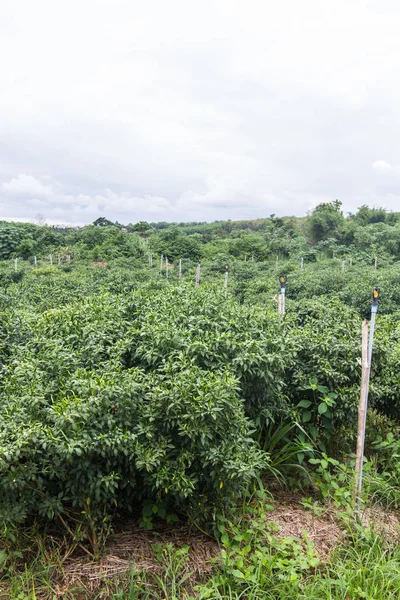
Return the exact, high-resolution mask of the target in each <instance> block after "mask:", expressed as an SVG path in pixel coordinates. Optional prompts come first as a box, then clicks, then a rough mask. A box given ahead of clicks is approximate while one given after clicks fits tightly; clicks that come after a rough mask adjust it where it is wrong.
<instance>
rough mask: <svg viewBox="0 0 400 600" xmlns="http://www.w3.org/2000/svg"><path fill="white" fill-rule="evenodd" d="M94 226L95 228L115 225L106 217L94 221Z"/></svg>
mask: <svg viewBox="0 0 400 600" xmlns="http://www.w3.org/2000/svg"><path fill="white" fill-rule="evenodd" d="M93 225H94V226H95V227H113V226H114V223H113V222H112V221H109V220H108V219H106V218H105V217H99V218H98V219H96V220H95V221H93Z"/></svg>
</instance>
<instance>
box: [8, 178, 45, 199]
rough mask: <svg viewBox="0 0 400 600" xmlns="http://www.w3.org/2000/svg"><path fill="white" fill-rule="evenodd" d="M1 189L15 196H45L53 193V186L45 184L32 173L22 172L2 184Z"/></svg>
mask: <svg viewBox="0 0 400 600" xmlns="http://www.w3.org/2000/svg"><path fill="white" fill-rule="evenodd" d="M1 189H2V190H3V191H4V192H6V193H8V194H13V195H15V196H43V197H49V196H51V194H52V188H51V186H49V185H43V184H42V183H41V182H40V181H39V180H38V179H35V177H32V175H24V174H23V173H21V174H20V175H18V176H17V177H14V179H11V181H8V182H5V183H3V184H2V185H1Z"/></svg>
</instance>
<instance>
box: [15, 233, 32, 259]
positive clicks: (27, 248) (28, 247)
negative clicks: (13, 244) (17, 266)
mask: <svg viewBox="0 0 400 600" xmlns="http://www.w3.org/2000/svg"><path fill="white" fill-rule="evenodd" d="M36 247H37V243H36V242H35V240H33V239H32V238H24V239H23V240H21V241H20V243H19V244H18V246H17V248H16V252H17V254H18V255H19V256H21V257H22V258H24V259H27V258H29V257H30V256H32V255H33V254H34V253H35V250H36Z"/></svg>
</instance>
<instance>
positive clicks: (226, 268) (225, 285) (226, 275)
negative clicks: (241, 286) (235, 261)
mask: <svg viewBox="0 0 400 600" xmlns="http://www.w3.org/2000/svg"><path fill="white" fill-rule="evenodd" d="M228 274H229V267H228V265H225V279H224V290H225V295H226V293H227V291H228Z"/></svg>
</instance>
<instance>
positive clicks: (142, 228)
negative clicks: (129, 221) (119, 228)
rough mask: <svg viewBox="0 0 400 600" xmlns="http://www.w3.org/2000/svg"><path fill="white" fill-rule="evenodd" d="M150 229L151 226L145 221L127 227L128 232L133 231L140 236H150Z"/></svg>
mask: <svg viewBox="0 0 400 600" xmlns="http://www.w3.org/2000/svg"><path fill="white" fill-rule="evenodd" d="M152 229H153V228H152V226H151V225H150V224H149V223H148V222H147V221H139V223H135V224H134V225H130V227H129V230H130V231H134V232H136V233H138V234H139V235H141V236H146V235H150V233H151V232H152Z"/></svg>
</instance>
